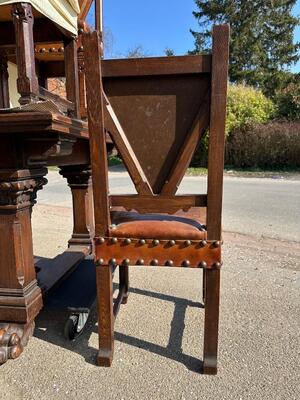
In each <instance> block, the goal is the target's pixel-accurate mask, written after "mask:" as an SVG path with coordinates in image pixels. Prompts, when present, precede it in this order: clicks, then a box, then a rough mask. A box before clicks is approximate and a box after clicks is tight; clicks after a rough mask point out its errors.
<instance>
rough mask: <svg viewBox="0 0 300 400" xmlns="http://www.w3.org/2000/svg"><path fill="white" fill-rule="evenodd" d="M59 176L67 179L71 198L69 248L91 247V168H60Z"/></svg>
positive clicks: (84, 166)
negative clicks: (71, 213) (71, 223)
mask: <svg viewBox="0 0 300 400" xmlns="http://www.w3.org/2000/svg"><path fill="white" fill-rule="evenodd" d="M60 174H61V175H62V176H63V177H64V178H66V179H67V182H68V185H69V187H70V189H71V191H72V198H73V221H74V228H73V234H72V237H71V239H70V240H69V242H68V243H69V247H71V246H92V238H93V235H94V227H93V225H94V224H93V196H92V180H91V167H90V166H89V165H76V166H67V167H60Z"/></svg>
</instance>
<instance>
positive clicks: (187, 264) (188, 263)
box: [182, 260, 191, 267]
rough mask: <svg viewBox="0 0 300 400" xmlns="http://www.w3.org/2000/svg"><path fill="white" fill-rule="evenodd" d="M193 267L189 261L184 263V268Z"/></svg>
mask: <svg viewBox="0 0 300 400" xmlns="http://www.w3.org/2000/svg"><path fill="white" fill-rule="evenodd" d="M190 265H191V263H190V262H189V260H184V261H183V263H182V266H183V267H189V266H190Z"/></svg>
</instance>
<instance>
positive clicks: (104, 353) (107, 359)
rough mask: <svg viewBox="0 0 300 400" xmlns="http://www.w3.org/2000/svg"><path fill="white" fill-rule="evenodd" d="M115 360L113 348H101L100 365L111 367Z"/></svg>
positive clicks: (98, 357)
mask: <svg viewBox="0 0 300 400" xmlns="http://www.w3.org/2000/svg"><path fill="white" fill-rule="evenodd" d="M112 360H113V350H104V349H100V350H99V351H98V356H97V364H98V365H99V367H110V366H111V364H112Z"/></svg>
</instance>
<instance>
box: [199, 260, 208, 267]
mask: <svg viewBox="0 0 300 400" xmlns="http://www.w3.org/2000/svg"><path fill="white" fill-rule="evenodd" d="M199 267H201V268H206V267H207V264H206V262H205V261H201V262H200V263H199Z"/></svg>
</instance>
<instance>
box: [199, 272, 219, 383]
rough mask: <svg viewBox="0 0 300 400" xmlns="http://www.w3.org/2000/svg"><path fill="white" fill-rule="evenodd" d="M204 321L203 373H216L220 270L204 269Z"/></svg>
mask: <svg viewBox="0 0 300 400" xmlns="http://www.w3.org/2000/svg"><path fill="white" fill-rule="evenodd" d="M204 276H205V321H204V355H203V373H204V374H208V375H215V374H217V357H218V327H219V302H220V298H219V297H220V270H219V269H211V270H209V269H208V270H206V271H205V274H204Z"/></svg>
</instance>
